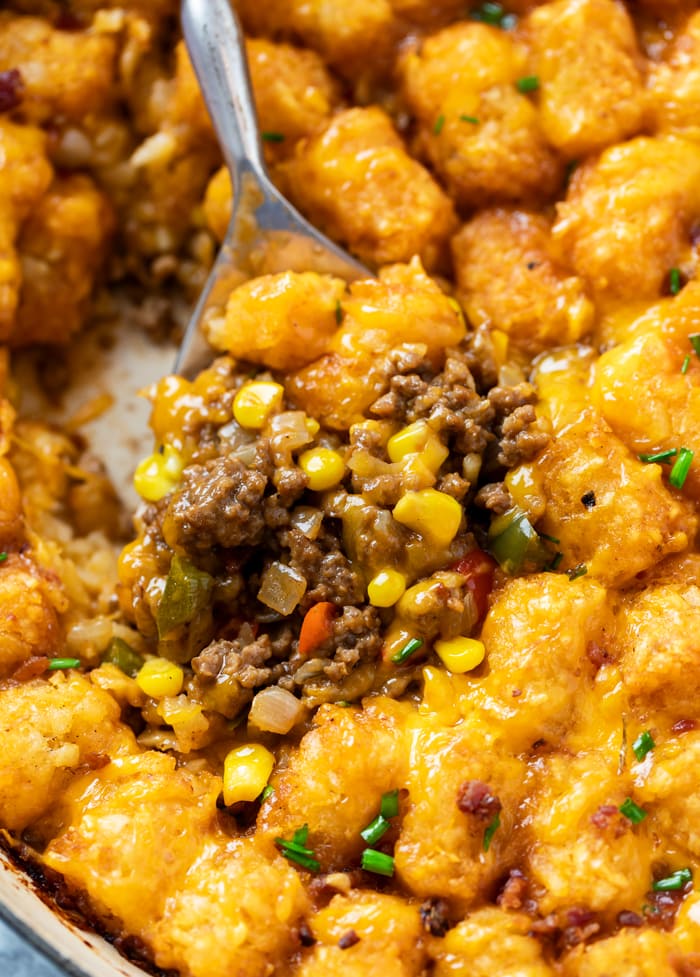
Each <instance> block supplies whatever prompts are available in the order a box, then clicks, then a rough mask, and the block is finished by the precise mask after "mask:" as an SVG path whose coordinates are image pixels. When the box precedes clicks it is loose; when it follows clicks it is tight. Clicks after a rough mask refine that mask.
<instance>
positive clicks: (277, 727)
mask: <svg viewBox="0 0 700 977" xmlns="http://www.w3.org/2000/svg"><path fill="white" fill-rule="evenodd" d="M303 711H304V707H303V706H302V704H301V702H300V701H299V699H297V697H296V696H294V695H292V693H291V692H287V691H286V689H280V688H279V687H278V686H270V687H269V688H267V689H262V691H260V692H258V694H257V695H256V696H255V698H254V699H253V702H252V703H251V706H250V716H249V719H250V721H251V722H252V723H254V724H255V725H256V726H257V727H258V729H262V730H264V731H265V732H267V733H279V734H280V735H282V734H284V733H288V732H289V730H290V729H291V728H292V726H294V725H295V724H296V723H298V722H299V720H300V719H301V716H302V713H303Z"/></svg>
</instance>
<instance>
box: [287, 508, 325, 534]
mask: <svg viewBox="0 0 700 977" xmlns="http://www.w3.org/2000/svg"><path fill="white" fill-rule="evenodd" d="M322 522H323V513H322V512H321V511H320V510H319V509H314V508H313V507H312V506H310V505H300V506H299V508H298V509H295V510H294V512H293V514H292V526H294V528H295V529H298V530H299V532H300V533H303V534H304V536H306V538H307V539H316V538H317V537H318V534H319V532H320V530H321V523H322Z"/></svg>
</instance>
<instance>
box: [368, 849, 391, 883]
mask: <svg viewBox="0 0 700 977" xmlns="http://www.w3.org/2000/svg"><path fill="white" fill-rule="evenodd" d="M361 864H362V868H363V869H365V871H367V872H374V874H375V875H386V877H387V878H389V879H390V878H391V877H392V875H393V874H394V859H393V856H391V855H385V854H384V852H383V851H376V850H375V849H374V848H365V850H364V851H363V852H362V862H361Z"/></svg>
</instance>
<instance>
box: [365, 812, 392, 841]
mask: <svg viewBox="0 0 700 977" xmlns="http://www.w3.org/2000/svg"><path fill="white" fill-rule="evenodd" d="M390 827H391V825H390V824H389V822H388V821H387V819H386V818H383V817H382V816H381V814H378V815H377V817H376V818H375V819H374V821H370V823H369V824H368V825H367V827H366V828H365V829H364V830H363V831H361V832H360V837H361V838H362V839H363V840H364V841H366V842H367V844H368V845H376V843H377V842H378V841H379V839H380V838H383V837H384V835H385V834H386V833H387V831H388V830H389V828H390Z"/></svg>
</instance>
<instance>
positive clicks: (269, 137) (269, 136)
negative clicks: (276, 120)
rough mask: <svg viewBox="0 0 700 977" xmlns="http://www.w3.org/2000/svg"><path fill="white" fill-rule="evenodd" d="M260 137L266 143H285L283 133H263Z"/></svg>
mask: <svg viewBox="0 0 700 977" xmlns="http://www.w3.org/2000/svg"><path fill="white" fill-rule="evenodd" d="M260 135H261V137H262V139H263V141H264V142H284V133H283V132H261V133H260Z"/></svg>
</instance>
